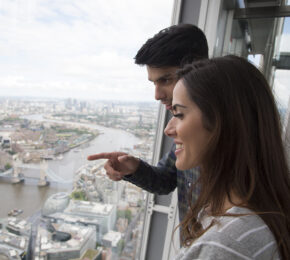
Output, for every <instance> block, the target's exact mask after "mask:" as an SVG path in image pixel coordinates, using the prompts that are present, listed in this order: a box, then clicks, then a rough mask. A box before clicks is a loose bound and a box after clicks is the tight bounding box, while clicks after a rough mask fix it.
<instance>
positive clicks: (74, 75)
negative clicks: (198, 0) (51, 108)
mask: <svg viewBox="0 0 290 260" xmlns="http://www.w3.org/2000/svg"><path fill="white" fill-rule="evenodd" d="M172 7H173V0H158V1H156V0H138V1H136V0H106V1H104V0H81V1H80V0H26V1H20V0H1V1H0V32H1V34H0V90H1V94H0V95H1V96H6V95H9V96H11V95H13V96H46V97H78V98H93V99H121V100H150V101H152V100H153V97H154V88H153V86H151V84H150V83H149V82H147V75H146V69H145V68H144V67H139V66H137V65H135V64H134V60H133V57H134V56H135V54H136V52H137V51H138V49H139V48H140V47H141V46H142V44H143V43H144V42H145V41H146V40H147V39H148V38H149V37H152V36H153V35H154V34H155V33H157V32H158V31H159V30H161V29H163V28H165V27H167V26H169V25H170V22H171V13H172Z"/></svg>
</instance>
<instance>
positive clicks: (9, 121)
mask: <svg viewBox="0 0 290 260" xmlns="http://www.w3.org/2000/svg"><path fill="white" fill-rule="evenodd" d="M172 5H173V1H169V2H168V1H167V0H161V1H153V0H150V1H148V0H141V1H133V0H125V1H118V0H113V1H99V0H97V1H94V0H84V1H76V0H72V1H65V0H57V1H48V0H40V1H34V0H30V1H10V0H3V1H1V4H0V31H1V35H0V86H1V87H0V88H1V93H0V205H1V207H0V227H1V232H0V255H1V254H2V255H7V256H10V257H12V258H13V257H14V258H13V259H19V257H23V256H24V255H25V254H26V255H27V254H30V253H31V252H32V253H33V254H34V256H35V259H47V258H50V259H55V258H56V257H59V256H61V255H63V254H64V253H65V254H66V257H67V259H72V258H80V259H84V258H85V257H91V258H89V259H99V258H97V256H98V255H99V257H101V254H103V255H104V254H105V255H106V256H107V257H111V259H121V258H122V259H137V258H138V253H139V250H140V237H141V235H142V225H143V212H144V201H145V197H146V193H145V192H144V191H142V190H141V189H140V188H137V187H136V186H134V185H131V184H130V183H128V182H123V181H120V182H112V181H110V180H109V179H108V177H107V176H106V174H105V171H104V169H103V165H104V163H105V161H104V160H99V161H94V162H88V161H87V160H86V158H87V156H88V155H90V154H94V153H99V152H110V151H117V150H120V151H124V152H128V153H130V154H133V155H135V156H138V157H141V158H143V159H145V160H147V161H149V162H150V161H151V156H152V147H153V142H154V135H155V126H156V118H157V112H158V111H157V110H158V104H157V102H154V87H153V86H151V84H150V83H149V82H148V80H147V75H146V70H145V68H141V67H139V66H136V65H135V64H134V59H133V58H134V55H135V54H136V52H137V51H138V49H139V48H140V47H141V46H142V44H143V43H144V42H145V41H146V40H147V39H148V38H149V37H152V36H153V35H154V34H155V33H157V32H158V31H159V30H161V29H163V28H164V27H167V26H169V24H170V18H171V9H172ZM93 257H95V258H93Z"/></svg>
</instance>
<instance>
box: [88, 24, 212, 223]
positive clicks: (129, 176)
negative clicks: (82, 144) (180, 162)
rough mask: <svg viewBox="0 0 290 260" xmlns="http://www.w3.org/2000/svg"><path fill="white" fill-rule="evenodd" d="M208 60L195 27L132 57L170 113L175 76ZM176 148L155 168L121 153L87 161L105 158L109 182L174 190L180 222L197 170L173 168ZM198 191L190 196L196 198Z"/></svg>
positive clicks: (170, 32)
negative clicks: (193, 65)
mask: <svg viewBox="0 0 290 260" xmlns="http://www.w3.org/2000/svg"><path fill="white" fill-rule="evenodd" d="M203 58H208V45H207V40H206V37H205V35H204V33H203V32H202V31H201V30H200V29H198V28H197V27H196V26H194V25H190V24H180V25H174V26H170V27H168V28H166V29H164V30H162V31H160V32H159V33H157V34H156V35H155V36H154V37H152V38H150V39H148V40H147V41H146V43H145V44H144V45H143V46H142V47H141V49H140V50H139V51H138V53H137V55H136V57H135V63H136V64H138V65H146V68H147V73H148V79H149V80H150V81H152V82H153V83H154V85H155V99H156V100H160V101H161V102H162V104H164V105H165V106H166V109H168V110H171V102H172V94H173V89H174V86H175V83H176V82H177V79H176V76H175V73H176V71H177V70H178V69H179V68H181V67H183V66H184V65H185V64H187V63H191V62H193V61H195V60H198V59H203ZM174 151H175V145H173V146H172V149H171V151H170V152H169V153H167V154H166V155H165V156H164V157H163V158H162V159H161V161H160V162H159V163H158V166H157V167H154V166H151V165H149V164H147V163H146V162H144V161H142V160H140V159H138V158H135V157H133V156H131V155H128V154H126V153H122V152H112V153H100V154H96V155H91V156H89V157H88V160H97V159H108V161H107V162H106V164H105V166H104V168H105V169H106V171H107V175H108V176H109V178H110V179H112V180H115V181H119V180H122V179H123V180H126V181H129V182H131V183H133V184H135V185H137V186H139V187H141V188H143V189H145V190H147V191H149V192H152V193H157V194H160V195H161V194H168V193H170V192H172V191H174V189H175V188H176V187H177V189H178V208H179V219H180V221H182V219H183V218H184V216H185V214H186V211H187V208H188V205H189V204H188V198H187V195H188V193H189V191H190V185H191V184H192V183H193V182H195V181H196V179H197V177H198V171H197V170H196V169H192V170H187V171H179V170H177V169H176V167H175V160H176V157H175V154H174ZM196 196H197V191H195V192H194V193H193V200H195V199H196Z"/></svg>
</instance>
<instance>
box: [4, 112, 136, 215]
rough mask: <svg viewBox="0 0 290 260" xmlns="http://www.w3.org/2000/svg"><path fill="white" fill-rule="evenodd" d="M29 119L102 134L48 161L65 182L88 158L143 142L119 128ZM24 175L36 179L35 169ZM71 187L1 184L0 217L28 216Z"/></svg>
mask: <svg viewBox="0 0 290 260" xmlns="http://www.w3.org/2000/svg"><path fill="white" fill-rule="evenodd" d="M24 118H27V119H29V120H38V121H45V122H56V123H63V124H74V125H82V126H86V127H90V128H92V129H97V130H99V132H100V133H101V134H100V135H98V136H97V137H96V138H95V139H94V140H92V141H91V142H89V143H87V144H83V145H81V146H80V147H77V148H75V149H73V150H70V151H69V152H67V153H65V154H63V158H62V159H61V160H51V161H47V164H48V169H49V170H50V171H52V172H53V173H54V174H56V175H57V176H59V177H60V178H62V179H63V180H67V181H70V180H72V179H73V177H74V174H75V172H76V171H77V170H78V169H79V168H80V167H81V166H83V165H85V164H87V163H88V161H87V159H86V158H87V156H88V155H90V154H94V153H99V152H111V151H121V150H123V149H124V148H128V149H133V146H134V145H135V144H138V143H139V142H140V141H141V140H140V139H139V138H137V137H135V136H134V135H133V134H131V133H128V132H126V131H123V130H119V129H112V128H106V127H103V126H98V125H93V124H82V123H72V122H64V121H54V120H47V119H44V118H43V117H42V116H41V115H31V116H26V117H24ZM25 171H26V172H25V175H31V177H36V176H37V175H38V174H39V172H38V171H36V170H25ZM70 190H71V187H70V186H64V185H61V184H59V185H56V184H53V185H51V186H46V187H38V186H37V185H36V183H29V182H28V183H27V182H24V183H19V184H9V183H0V205H1V207H0V218H3V217H7V213H8V212H9V211H10V210H11V209H14V208H17V209H22V210H23V213H22V214H21V217H28V216H30V215H32V214H33V213H34V212H35V211H37V210H39V209H40V208H41V207H42V205H43V203H44V202H45V200H46V199H47V198H48V197H49V196H50V195H52V194H54V193H57V192H61V191H70Z"/></svg>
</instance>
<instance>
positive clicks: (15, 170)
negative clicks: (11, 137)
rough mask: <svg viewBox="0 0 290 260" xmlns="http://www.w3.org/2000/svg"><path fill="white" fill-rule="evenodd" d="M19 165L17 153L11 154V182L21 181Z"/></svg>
mask: <svg viewBox="0 0 290 260" xmlns="http://www.w3.org/2000/svg"><path fill="white" fill-rule="evenodd" d="M20 165H21V161H20V159H19V157H18V156H17V155H14V156H13V172H12V178H11V182H12V183H19V182H22V181H23V180H24V179H23V177H21V176H20Z"/></svg>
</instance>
